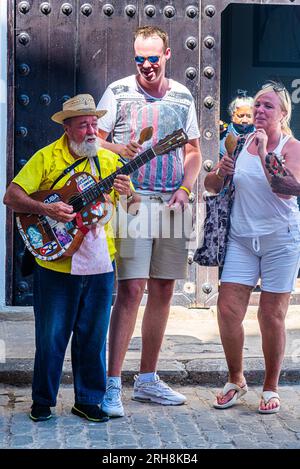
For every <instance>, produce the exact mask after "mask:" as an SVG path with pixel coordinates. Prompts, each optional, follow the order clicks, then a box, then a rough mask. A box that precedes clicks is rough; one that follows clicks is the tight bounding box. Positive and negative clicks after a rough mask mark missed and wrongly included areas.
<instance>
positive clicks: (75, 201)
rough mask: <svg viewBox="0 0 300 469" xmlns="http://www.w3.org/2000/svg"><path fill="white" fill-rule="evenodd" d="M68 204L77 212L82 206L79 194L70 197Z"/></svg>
mask: <svg viewBox="0 0 300 469" xmlns="http://www.w3.org/2000/svg"><path fill="white" fill-rule="evenodd" d="M68 204H69V205H72V207H73V210H74V212H79V211H80V210H81V209H82V208H83V206H84V204H83V200H82V197H81V195H80V194H75V195H72V197H70V199H69V200H68Z"/></svg>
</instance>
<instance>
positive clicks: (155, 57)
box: [134, 55, 160, 65]
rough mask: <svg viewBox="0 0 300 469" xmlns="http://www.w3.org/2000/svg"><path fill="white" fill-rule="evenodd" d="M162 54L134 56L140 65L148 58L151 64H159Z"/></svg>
mask: <svg viewBox="0 0 300 469" xmlns="http://www.w3.org/2000/svg"><path fill="white" fill-rule="evenodd" d="M159 59H160V56H159V55H149V57H143V56H142V55H137V56H136V57H134V60H135V62H136V63H137V64H138V65H143V63H144V62H145V61H146V60H148V62H150V63H151V64H157V63H158V62H159Z"/></svg>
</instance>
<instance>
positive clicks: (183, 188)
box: [179, 186, 191, 196]
mask: <svg viewBox="0 0 300 469" xmlns="http://www.w3.org/2000/svg"><path fill="white" fill-rule="evenodd" d="M179 189H182V190H183V191H184V192H186V193H187V195H188V196H189V195H190V193H191V191H190V190H189V189H188V188H187V187H185V186H180V187H179Z"/></svg>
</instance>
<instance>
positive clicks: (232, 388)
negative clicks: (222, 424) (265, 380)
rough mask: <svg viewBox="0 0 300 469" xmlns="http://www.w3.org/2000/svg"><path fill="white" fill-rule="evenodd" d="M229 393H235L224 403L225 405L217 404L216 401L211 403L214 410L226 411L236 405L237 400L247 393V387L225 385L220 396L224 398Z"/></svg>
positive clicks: (231, 384)
mask: <svg viewBox="0 0 300 469" xmlns="http://www.w3.org/2000/svg"><path fill="white" fill-rule="evenodd" d="M229 391H236V392H235V393H234V395H233V397H232V398H231V399H230V401H228V402H226V404H219V403H218V401H217V399H216V400H215V402H214V403H213V406H214V408H215V409H228V408H229V407H232V406H233V405H235V404H236V402H237V400H238V399H240V398H241V397H242V396H244V394H246V392H248V386H247V384H245V385H244V386H242V387H241V386H238V385H237V384H234V383H226V384H225V386H224V388H223V391H222V394H223V396H225V395H226V394H227V393H228V392H229Z"/></svg>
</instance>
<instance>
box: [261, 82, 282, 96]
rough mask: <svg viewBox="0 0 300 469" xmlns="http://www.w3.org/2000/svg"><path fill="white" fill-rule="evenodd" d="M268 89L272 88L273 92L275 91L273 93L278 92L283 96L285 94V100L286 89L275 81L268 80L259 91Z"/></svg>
mask: <svg viewBox="0 0 300 469" xmlns="http://www.w3.org/2000/svg"><path fill="white" fill-rule="evenodd" d="M269 87H270V88H272V89H273V91H275V93H280V92H282V91H283V92H284V94H285V98H286V99H287V95H288V93H287V89H286V87H285V86H284V85H283V84H282V83H277V82H276V81H272V80H270V81H268V82H267V83H265V84H264V85H263V86H262V87H261V89H262V90H264V89H266V88H269Z"/></svg>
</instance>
